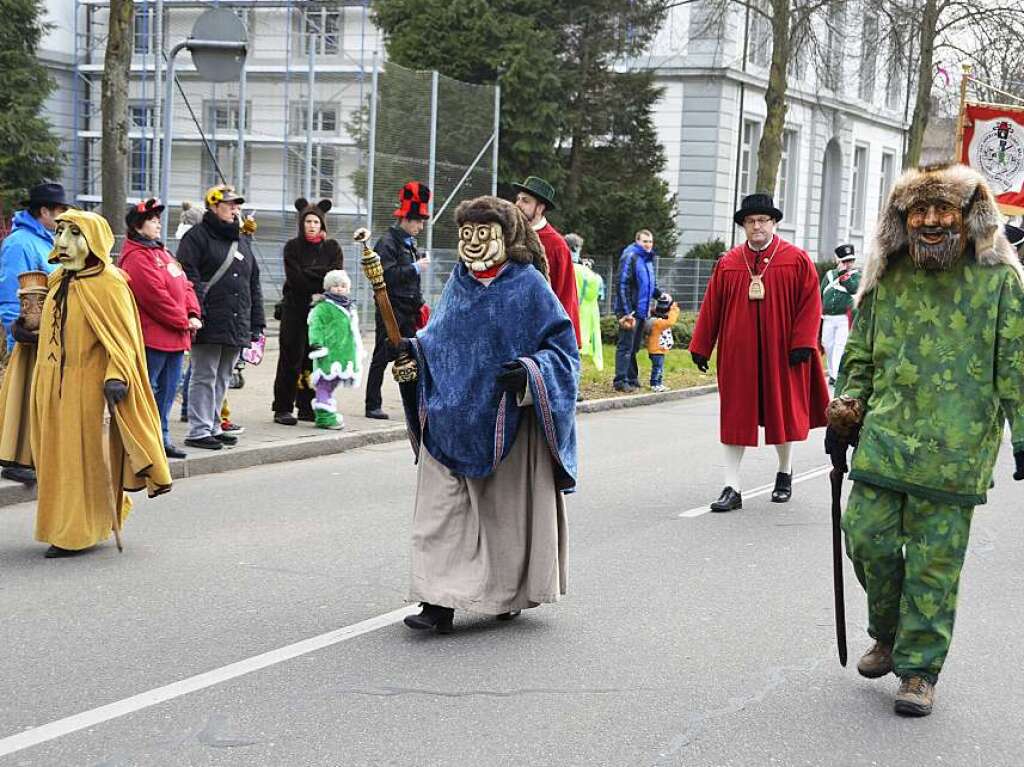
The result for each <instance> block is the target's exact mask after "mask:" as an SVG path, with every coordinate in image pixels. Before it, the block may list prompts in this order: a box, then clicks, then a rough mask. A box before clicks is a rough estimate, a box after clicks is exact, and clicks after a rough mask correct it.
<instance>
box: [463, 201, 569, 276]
mask: <svg viewBox="0 0 1024 767" xmlns="http://www.w3.org/2000/svg"><path fill="white" fill-rule="evenodd" d="M467 223H468V224H491V223H497V224H499V225H500V226H501V232H502V234H503V235H504V236H505V252H506V253H507V254H508V258H509V260H510V261H518V262H519V263H521V264H533V266H534V267H535V268H536V269H537V271H538V272H540V273H541V274H542V275H544V279H546V280H550V277H549V276H548V259H547V256H546V255H545V254H544V246H543V245H541V244H540V238H539V237H537V233H536V232H535V231H533V227H531V226H530V224H529V223H528V222H527V220H526V216H524V215H523V213H522V211H520V210H519V208H517V207H516V206H515V205H513V204H512V203H510V202H509V201H508V200H502V199H501V198H500V197H491V196H490V195H485V196H484V197H477V198H475V199H472V200H466V201H464V202H461V203H459V207H457V208H456V209H455V225H456V226H462V225H463V224H467Z"/></svg>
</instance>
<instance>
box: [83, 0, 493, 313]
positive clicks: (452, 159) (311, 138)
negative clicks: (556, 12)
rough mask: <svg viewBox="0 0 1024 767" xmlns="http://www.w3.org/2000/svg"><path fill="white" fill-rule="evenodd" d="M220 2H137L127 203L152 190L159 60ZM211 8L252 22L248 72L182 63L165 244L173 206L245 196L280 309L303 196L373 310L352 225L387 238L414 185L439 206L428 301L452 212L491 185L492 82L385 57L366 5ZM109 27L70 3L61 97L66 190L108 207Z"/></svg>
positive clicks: (441, 275) (439, 274)
mask: <svg viewBox="0 0 1024 767" xmlns="http://www.w3.org/2000/svg"><path fill="white" fill-rule="evenodd" d="M215 5H218V3H211V2H203V1H202V0H136V3H135V23H134V30H133V39H132V45H133V59H132V67H131V81H130V86H129V113H130V120H131V127H130V134H129V135H130V149H129V152H130V154H129V158H128V200H126V204H127V203H128V202H129V201H134V200H138V199H140V198H143V197H146V196H150V195H156V194H158V191H159V187H160V176H161V167H160V163H161V157H163V151H162V144H163V138H162V131H161V123H162V117H161V115H162V110H163V109H164V108H165V104H164V96H163V91H164V88H163V85H165V84H166V80H165V79H164V77H165V74H166V52H167V51H168V50H170V49H171V48H172V47H173V46H174V45H176V44H177V43H179V42H181V41H182V40H185V39H186V38H187V37H188V36H189V35H190V33H191V32H192V29H193V26H194V25H195V22H196V19H197V18H198V17H199V15H200V14H201V13H203V12H204V11H206V10H208V9H209V8H210V7H211V6H215ZM219 5H220V7H222V8H228V9H230V10H231V11H233V12H234V13H236V14H238V16H239V17H240V18H241V19H242V21H243V22H244V24H245V25H246V28H247V31H248V56H247V60H246V69H245V75H244V77H243V78H241V79H240V81H239V82H234V83H212V82H208V81H204V80H203V79H202V78H201V76H200V75H199V74H198V73H197V72H196V70H195V67H194V66H193V64H192V61H191V58H190V57H189V56H188V55H187V54H186V53H183V54H180V55H179V56H178V58H177V62H176V67H175V69H176V75H177V76H176V80H177V83H176V88H175V93H174V102H173V107H172V110H173V115H172V127H173V137H174V138H173V156H172V162H171V167H170V186H169V194H168V195H167V197H168V200H167V203H168V207H169V212H170V216H169V227H168V229H169V231H167V232H165V235H166V237H167V240H168V244H169V246H170V247H171V249H172V250H173V249H175V248H176V245H177V240H176V238H175V237H174V235H175V233H176V229H177V226H178V222H179V220H180V215H181V204H182V202H183V201H186V200H187V201H190V202H191V203H192V204H193V205H194V206H196V207H198V208H199V209H200V210H201V209H202V208H203V203H202V199H203V192H204V190H205V189H206V188H208V187H210V186H212V185H214V184H216V183H219V182H220V181H221V180H222V177H223V179H224V180H226V181H227V182H228V183H232V184H234V185H235V187H236V188H237V189H238V190H239V191H240V192H241V193H242V194H243V195H244V196H245V198H246V203H245V205H244V212H246V213H252V214H253V215H254V216H255V217H256V220H257V222H258V224H259V229H258V231H257V233H256V236H255V240H254V242H255V250H256V253H257V257H258V258H259V260H260V262H261V271H262V278H263V280H262V281H263V288H264V298H265V300H266V301H267V302H268V303H269V302H273V301H275V300H277V299H278V298H279V296H280V291H281V286H282V284H283V282H284V268H283V262H282V259H281V253H282V248H283V245H284V243H285V242H286V241H287V240H288V239H290V238H291V237H295V236H296V235H297V233H298V225H297V221H296V210H295V207H294V202H295V200H296V198H298V197H305V198H309V199H311V200H313V201H316V200H319V199H321V198H328V199H330V200H332V202H333V208H332V210H331V213H330V215H329V216H328V225H329V227H330V233H331V236H333V237H335V238H337V239H338V240H339V242H341V244H342V246H343V248H344V251H345V256H346V257H345V263H346V266H347V267H348V271H349V273H350V274H351V276H352V278H353V281H354V283H355V288H356V291H357V293H356V295H357V297H358V298H359V299H360V301H361V302H362V301H369V300H372V299H370V297H369V291H368V288H367V286H366V285H365V284H364V280H363V278H362V275H361V273H360V269H359V255H360V253H359V249H358V248H356V247H355V246H354V245H353V244H352V239H351V236H352V232H353V230H354V229H355V228H357V227H360V226H367V225H369V226H370V228H371V230H372V233H373V237H374V239H376V237H378V236H380V234H382V233H383V232H384V231H385V230H386V228H387V227H388V226H389V225H391V224H392V223H394V219H393V218H392V216H391V213H392V211H393V210H394V209H395V207H396V206H397V195H398V190H399V189H400V188H401V186H402V185H403V184H404V183H405V182H406V181H409V180H414V179H415V180H418V181H421V182H423V183H425V184H427V185H428V186H430V187H431V188H432V189H433V191H434V210H435V211H440V212H441V215H440V216H438V217H437V219H436V222H434V224H433V226H431V227H430V228H429V229H428V230H427V231H426V232H424V235H423V236H422V237H421V238H420V245H421V247H422V246H427V245H428V244H429V246H431V249H432V251H433V252H432V255H433V256H434V257H435V259H436V263H435V264H434V265H433V266H432V268H431V269H430V270H429V271H428V272H427V273H426V274H425V276H424V287H425V290H426V293H427V294H428V296H430V297H431V298H433V297H435V296H436V295H437V294H438V293H439V291H440V289H441V287H442V286H443V283H444V280H445V278H446V277H447V274H448V272H449V271H450V269H451V264H452V258H453V257H454V247H455V227H454V224H453V223H452V213H453V211H454V205H455V204H456V203H457V202H458V200H461V199H464V198H467V197H472V196H476V195H479V194H485V193H488V192H490V191H491V190H492V188H493V185H494V182H495V180H496V179H495V172H496V171H495V164H494V154H493V148H494V146H495V143H496V129H495V124H496V119H495V117H496V110H497V108H498V106H497V101H496V94H495V89H494V88H493V87H485V86H476V85H470V84H466V83H461V82H458V81H455V80H451V79H449V78H447V77H443V76H440V75H437V74H435V73H432V72H414V71H411V70H408V69H403V68H402V67H399V66H397V65H395V64H393V63H391V62H387V61H385V56H384V49H383V41H382V38H381V35H380V32H379V30H377V28H376V27H375V25H374V24H373V21H372V18H371V15H370V8H369V2H368V0H365V1H356V2H337V1H336V2H331V1H330V0H328V1H326V2H315V3H313V2H305V0H248V1H246V0H223V1H222V2H220V3H219ZM108 18H109V7H108V3H106V2H103V1H102V0H75V3H74V20H73V24H72V26H73V28H74V30H75V33H74V40H75V52H74V61H75V64H74V77H73V78H72V82H71V87H70V88H69V89H68V90H69V93H68V94H67V96H66V98H67V99H68V101H69V109H68V111H70V112H71V115H72V123H73V125H74V129H73V133H72V136H71V137H70V140H69V142H68V146H69V153H68V164H67V169H66V174H65V185H66V186H67V187H68V189H69V191H70V192H71V193H72V194H73V195H74V197H75V198H76V199H77V201H78V203H79V204H80V205H82V206H84V207H94V206H98V205H99V202H100V200H101V199H102V188H101V176H100V145H101V141H102V135H103V134H102V125H101V121H100V97H101V88H100V81H101V78H102V75H103V57H104V51H105V47H106V42H107V25H108ZM460 182H461V183H460ZM371 185H372V189H371V188H370V187H371ZM449 201H451V204H447V203H449ZM446 204H447V205H446ZM442 208H443V210H442ZM449 251H450V253H449Z"/></svg>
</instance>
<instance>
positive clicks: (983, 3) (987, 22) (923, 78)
mask: <svg viewBox="0 0 1024 767" xmlns="http://www.w3.org/2000/svg"><path fill="white" fill-rule="evenodd" d="M872 3H873V5H874V7H875V8H876V9H877V10H878V11H879V12H880V13H882V14H884V15H885V16H886V17H887V18H888V20H889V22H890V25H891V26H892V27H893V28H905V29H908V30H909V32H910V37H911V39H912V40H915V41H916V44H915V45H914V48H915V49H916V51H917V62H916V64H917V66H916V70H917V75H916V77H915V78H914V81H913V87H914V91H915V92H914V116H913V118H912V119H911V121H910V128H909V131H908V142H907V151H906V153H905V154H904V157H903V166H904V167H913V166H915V165H918V164H919V163H920V161H921V150H922V148H923V146H924V134H925V129H926V128H927V127H928V121H929V119H930V117H931V110H932V104H933V99H932V89H933V88H934V86H935V73H936V61H937V60H938V57H940V56H941V55H942V54H943V53H949V54H950V55H952V56H953V57H954V58H958V59H959V60H960V61H961V62H963V63H969V62H971V61H974V62H976V63H977V62H979V61H984V62H987V63H990V64H991V66H992V68H993V69H995V70H998V69H999V68H1000V67H1002V66H1005V67H1006V70H1005V71H1004V72H1003V73H1002V74H1001V77H1002V78H1004V79H1012V77H1013V75H1014V70H1013V67H1014V63H1016V67H1017V69H1016V76H1017V79H1024V75H1022V74H1021V69H1020V65H1021V47H1020V36H1019V35H1020V28H1021V27H1020V24H1021V21H1020V14H1021V9H1020V4H1019V0H1009V1H1008V2H1003V1H1002V0H872ZM1000 29H1002V30H1003V31H1004V32H1005V31H1008V30H1013V29H1016V30H1017V32H1016V35H1013V34H1012V33H1011V34H1006V35H1004V34H1002V33H1000V32H999V30H1000ZM1000 62H1001V63H1000ZM986 74H987V75H988V76H991V71H987V72H986Z"/></svg>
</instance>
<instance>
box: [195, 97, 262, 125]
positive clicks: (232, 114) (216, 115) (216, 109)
mask: <svg viewBox="0 0 1024 767" xmlns="http://www.w3.org/2000/svg"><path fill="white" fill-rule="evenodd" d="M206 125H207V127H208V129H209V130H212V131H213V132H217V131H237V130H238V102H237V101H234V102H231V101H208V102H207V103H206ZM245 129H246V130H252V102H251V101H246V102H245Z"/></svg>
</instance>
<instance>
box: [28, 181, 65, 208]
mask: <svg viewBox="0 0 1024 767" xmlns="http://www.w3.org/2000/svg"><path fill="white" fill-rule="evenodd" d="M34 205H43V206H46V207H49V206H51V205H63V206H64V207H66V208H74V207H75V204H74V203H73V202H71V201H70V200H69V199H68V196H67V192H65V191H64V186H63V185H62V184H54V183H46V184H36V185H35V186H34V187H32V188H31V189H29V190H28V199H27V200H22V201H21V206H22V207H23V208H31V207H32V206H34Z"/></svg>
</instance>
